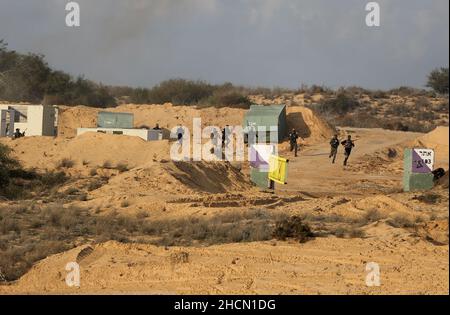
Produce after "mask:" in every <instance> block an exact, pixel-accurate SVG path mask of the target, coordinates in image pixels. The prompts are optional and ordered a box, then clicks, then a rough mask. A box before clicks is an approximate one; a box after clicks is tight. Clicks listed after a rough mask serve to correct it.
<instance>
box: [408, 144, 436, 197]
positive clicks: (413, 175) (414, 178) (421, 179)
mask: <svg viewBox="0 0 450 315" xmlns="http://www.w3.org/2000/svg"><path fill="white" fill-rule="evenodd" d="M413 154H414V153H413V149H405V151H404V154H403V190H404V191H418V190H429V189H432V188H433V187H434V175H433V173H431V172H428V173H417V172H415V171H414V167H413Z"/></svg>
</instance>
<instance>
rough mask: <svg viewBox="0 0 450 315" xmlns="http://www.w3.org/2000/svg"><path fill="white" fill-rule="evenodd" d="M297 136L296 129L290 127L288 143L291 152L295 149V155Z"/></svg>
mask: <svg viewBox="0 0 450 315" xmlns="http://www.w3.org/2000/svg"><path fill="white" fill-rule="evenodd" d="M298 138H299V136H298V134H297V131H296V130H295V129H292V131H291V133H290V134H289V143H290V144H291V152H292V151H295V157H297V151H298V144H297V139H298Z"/></svg>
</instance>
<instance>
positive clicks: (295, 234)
mask: <svg viewBox="0 0 450 315" xmlns="http://www.w3.org/2000/svg"><path fill="white" fill-rule="evenodd" d="M273 236H274V237H275V238H277V239H280V240H285V239H286V238H295V239H297V240H298V241H299V242H300V243H304V242H306V241H308V240H309V239H311V238H312V237H313V236H314V234H313V233H312V231H311V228H310V227H309V225H307V224H306V223H303V221H302V219H301V218H300V217H298V216H292V217H290V218H287V219H283V220H281V221H278V222H276V225H275V229H274V231H273Z"/></svg>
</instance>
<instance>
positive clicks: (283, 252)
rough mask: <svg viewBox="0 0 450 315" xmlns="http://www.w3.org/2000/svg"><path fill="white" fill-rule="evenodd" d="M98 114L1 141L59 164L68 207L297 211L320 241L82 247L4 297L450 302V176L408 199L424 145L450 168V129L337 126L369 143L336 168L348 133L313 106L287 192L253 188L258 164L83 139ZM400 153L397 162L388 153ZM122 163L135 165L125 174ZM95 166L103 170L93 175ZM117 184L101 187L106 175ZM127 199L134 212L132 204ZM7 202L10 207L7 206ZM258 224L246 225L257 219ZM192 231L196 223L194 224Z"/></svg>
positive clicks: (161, 216) (164, 112)
mask: <svg viewBox="0 0 450 315" xmlns="http://www.w3.org/2000/svg"><path fill="white" fill-rule="evenodd" d="M114 111H121V112H133V113H134V114H135V117H136V121H135V124H136V126H142V125H146V126H153V125H155V124H156V123H160V125H161V127H164V128H169V129H170V128H171V127H173V126H175V125H177V124H180V123H181V124H186V125H190V124H192V118H193V117H201V118H202V121H203V124H204V125H217V126H223V125H225V124H229V125H238V124H240V122H241V121H242V117H243V114H244V110H242V109H215V108H207V109H194V108H192V107H187V106H177V107H174V106H172V105H170V104H165V105H141V106H138V105H122V106H119V107H118V108H116V109H114ZM96 112H97V110H95V109H91V108H86V107H75V108H65V109H64V111H62V112H61V113H60V117H59V118H60V119H59V122H58V129H59V132H60V136H59V137H57V138H49V137H39V138H38V137H30V138H22V139H18V140H14V141H12V140H6V139H3V140H1V142H2V143H4V144H7V145H8V146H10V147H11V148H12V149H13V153H14V155H15V156H16V157H17V158H18V159H20V161H21V162H22V164H23V165H24V166H25V167H27V168H31V167H34V168H37V169H40V170H53V169H55V168H57V165H58V161H61V159H64V158H66V159H71V160H73V161H74V165H73V166H72V167H70V168H68V169H67V170H66V172H67V173H68V174H69V175H70V176H71V178H72V179H71V181H70V183H68V184H67V185H66V186H65V187H61V188H60V191H61V192H64V191H66V190H67V189H68V188H73V187H76V188H77V189H78V190H80V191H85V193H86V198H85V199H84V200H74V201H71V202H70V203H68V204H65V206H67V205H73V204H74V205H77V206H79V207H83V208H86V209H89V211H91V212H92V213H93V214H95V215H99V216H106V215H108V214H109V213H111V212H113V211H116V212H120V213H121V214H122V215H126V216H130V217H131V216H136V215H137V214H139V212H140V211H147V213H148V216H147V217H145V218H144V217H141V220H142V221H152V220H167V221H169V222H170V220H180V219H183V218H184V219H185V218H189V219H192V220H194V219H195V218H198V219H199V220H200V219H201V220H203V219H210V220H214V218H216V217H220V216H223V215H226V214H233V215H236V213H238V214H239V215H242V216H245V214H246V213H248V212H252V213H253V212H255V213H256V212H258V213H261V216H277V215H280V214H285V215H289V216H292V215H297V216H301V217H303V218H306V219H305V220H306V221H307V222H308V223H309V224H310V226H311V228H312V230H313V232H314V234H315V237H314V238H312V239H310V240H308V241H306V242H303V243H300V242H298V241H297V240H294V239H287V240H278V239H275V238H272V239H267V240H264V241H254V242H239V241H236V242H224V243H218V244H214V245H209V244H205V243H202V242H193V243H192V244H190V245H189V246H187V245H186V246H181V245H177V244H175V245H174V246H167V245H166V246H156V245H152V244H148V243H146V242H143V241H139V239H137V240H136V242H134V243H128V242H127V243H123V242H118V241H106V242H100V243H98V242H94V241H92V242H84V243H82V244H78V245H79V246H77V247H75V248H73V249H70V250H68V251H65V252H62V253H59V254H56V255H52V256H49V257H47V258H45V259H43V260H41V261H39V262H37V263H36V264H35V265H34V266H33V267H32V268H31V270H29V272H27V273H26V274H25V275H24V276H22V277H21V278H20V279H19V280H18V281H16V282H13V283H8V284H6V285H0V293H1V294H17V293H19V294H29V293H39V294H41V293H46V294H57V293H62V294H85V293H88V294H107V293H116V294H117V293H120V294H136V293H139V294H171V293H173V294H448V292H449V263H448V261H449V256H448V173H447V175H446V177H445V178H444V179H442V180H441V181H440V183H439V184H438V185H437V186H436V187H435V188H434V189H433V191H432V192H429V193H432V194H433V195H434V196H437V197H436V201H435V202H433V203H427V202H424V200H425V199H424V198H425V197H424V196H427V193H425V192H410V193H405V192H402V186H401V180H402V169H403V165H402V158H403V156H402V155H403V149H404V148H406V147H413V146H426V147H429V148H433V149H435V150H436V154H437V155H436V167H443V168H444V169H445V170H448V166H449V165H448V164H449V161H448V143H449V141H448V127H439V128H438V129H436V130H434V131H432V132H430V133H429V134H420V133H412V132H399V131H388V130H383V129H358V128H346V127H339V128H338V131H337V132H339V134H340V136H341V137H344V136H346V135H347V134H351V135H352V136H354V137H355V138H356V139H358V141H357V142H356V148H355V150H354V153H353V155H352V156H351V158H350V165H349V166H347V167H343V166H342V160H343V153H342V151H341V152H339V155H338V161H337V164H335V165H333V164H331V163H330V161H329V159H328V153H329V151H328V150H329V145H328V141H329V138H330V137H331V136H332V135H333V134H334V133H335V132H336V131H335V130H334V129H333V128H331V127H330V126H328V124H326V123H325V122H324V121H322V120H321V119H320V118H319V117H317V116H315V115H314V113H313V112H311V111H310V110H309V109H307V108H305V107H301V106H292V107H289V109H288V122H289V125H290V127H296V128H297V129H298V130H301V135H302V137H303V139H302V141H301V143H302V147H301V151H300V155H299V157H298V158H293V157H292V154H291V153H290V152H288V150H287V149H288V148H287V144H286V143H283V144H282V145H281V146H280V155H282V156H287V157H290V158H291V162H290V165H289V177H288V185H286V186H278V185H277V187H276V191H275V193H271V192H267V191H262V190H260V189H258V188H256V187H254V186H252V184H251V183H250V181H249V175H248V165H246V164H245V163H243V164H240V165H234V164H230V163H224V162H214V163H212V162H211V163H207V162H198V163H186V162H179V163H175V162H172V161H170V159H169V147H170V143H169V141H167V140H164V141H159V142H144V141H142V140H140V139H138V138H132V137H126V136H112V135H105V134H85V135H82V136H80V137H74V136H75V128H76V127H93V126H94V125H95V117H96ZM388 153H389V154H388ZM105 162H108V164H111V165H117V164H119V163H123V164H126V165H127V166H128V168H127V170H126V171H124V172H119V171H117V170H116V169H114V168H111V167H102V165H103V166H104V165H105ZM93 168H95V169H96V173H95V175H93V174H92V169H93ZM100 177H102V178H107V180H106V181H105V182H103V183H102V185H99V186H98V188H95V189H93V190H87V189H86V187H87V186H88V185H89V183H90V182H92V181H93V180H95V179H96V178H100ZM124 202H126V206H124ZM0 204H1V205H3V206H5V205H6V206H7V205H9V204H12V203H11V202H8V201H2V202H0ZM255 220H256V219H255V218H253V217H252V218H250V219H249V220H248V222H247V223H248V224H250V225H251V224H252V223H253V222H255ZM192 222H194V221H192ZM71 261H77V262H79V264H80V266H81V286H80V287H79V288H73V287H72V288H71V287H68V286H67V285H66V283H65V277H66V274H67V271H65V269H64V268H65V266H66V264H67V263H68V262H71ZM368 262H375V263H377V264H379V266H380V272H381V286H379V287H368V286H367V285H366V281H365V280H366V275H367V271H366V269H365V268H366V265H367V263H368Z"/></svg>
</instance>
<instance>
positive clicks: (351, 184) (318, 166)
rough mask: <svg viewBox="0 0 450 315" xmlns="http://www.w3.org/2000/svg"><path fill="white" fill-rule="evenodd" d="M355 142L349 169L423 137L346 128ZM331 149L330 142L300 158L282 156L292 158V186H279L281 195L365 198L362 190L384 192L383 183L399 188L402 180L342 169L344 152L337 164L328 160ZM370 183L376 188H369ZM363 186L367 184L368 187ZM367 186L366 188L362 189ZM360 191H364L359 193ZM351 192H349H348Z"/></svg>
mask: <svg viewBox="0 0 450 315" xmlns="http://www.w3.org/2000/svg"><path fill="white" fill-rule="evenodd" d="M341 130H342V131H345V132H346V133H348V134H351V135H352V137H353V138H354V139H357V141H356V143H355V149H354V150H353V152H352V155H351V156H350V159H349V165H351V164H352V163H354V162H355V161H357V160H360V159H361V158H362V157H363V156H364V155H366V154H373V153H374V152H376V151H379V150H381V149H383V148H386V147H390V146H395V145H398V144H401V143H404V142H408V141H412V140H414V139H415V138H417V137H418V136H420V135H421V134H419V133H413V132H399V131H390V130H382V129H362V128H342V129H341ZM329 152H330V147H329V144H328V142H324V143H320V144H316V145H312V146H310V147H306V148H302V150H301V151H300V153H299V157H297V158H294V157H292V155H293V154H292V153H291V152H286V151H284V152H281V155H282V156H287V157H290V164H289V174H288V185H286V186H282V187H280V186H278V187H277V189H279V190H280V191H304V192H309V193H313V194H319V195H323V194H329V195H336V194H339V195H342V194H343V193H346V191H347V190H341V189H340V188H343V189H346V188H351V191H352V194H362V192H361V188H364V189H366V188H370V187H369V186H371V187H372V188H377V187H376V186H379V187H378V188H379V189H381V188H383V186H385V185H383V183H389V186H390V185H392V184H393V183H396V184H397V188H399V187H400V186H399V185H400V183H401V177H400V176H398V175H370V174H363V173H357V172H353V171H351V170H350V169H349V168H348V167H344V166H343V165H342V163H343V160H344V151H343V149H342V146H341V147H339V151H338V156H337V159H336V164H332V163H331V161H330V159H329V158H328V156H329ZM368 182H370V183H372V184H373V185H367V183H368ZM363 183H366V184H365V185H366V186H367V187H365V186H364V184H363ZM361 184H363V185H361ZM358 188H360V189H358ZM347 192H348V191H347Z"/></svg>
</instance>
